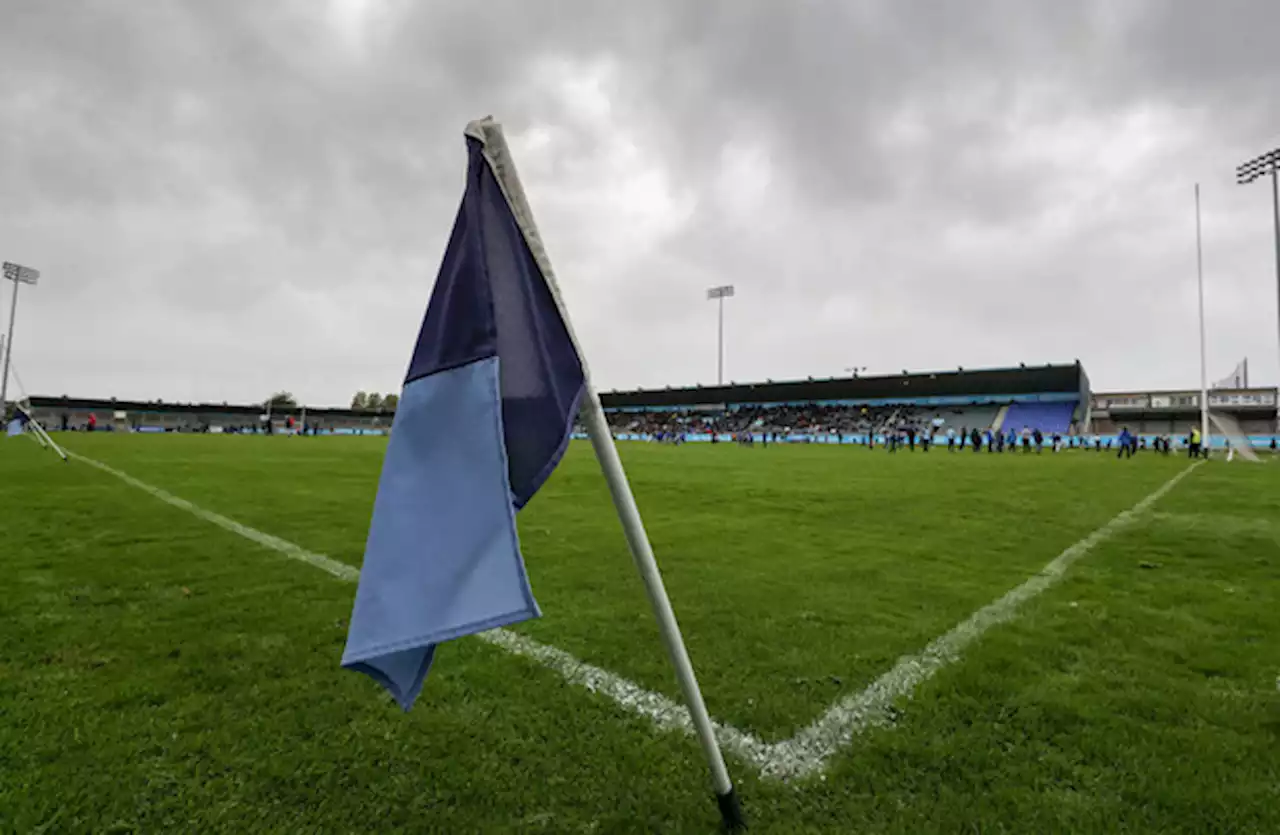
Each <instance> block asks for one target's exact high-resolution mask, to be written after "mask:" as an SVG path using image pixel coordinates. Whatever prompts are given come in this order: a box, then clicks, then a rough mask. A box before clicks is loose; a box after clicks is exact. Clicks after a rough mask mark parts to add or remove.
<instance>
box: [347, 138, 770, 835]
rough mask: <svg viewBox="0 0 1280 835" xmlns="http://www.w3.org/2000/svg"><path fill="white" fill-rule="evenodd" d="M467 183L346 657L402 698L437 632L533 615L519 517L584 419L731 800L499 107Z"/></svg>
mask: <svg viewBox="0 0 1280 835" xmlns="http://www.w3.org/2000/svg"><path fill="white" fill-rule="evenodd" d="M466 136H467V154H468V165H467V182H466V189H465V191H464V192H463V196H462V205H461V207H460V208H459V209H458V215H457V217H456V218H455V220H454V226H453V233H452V235H451V236H450V238H449V244H448V247H447V248H446V250H445V256H444V262H443V263H442V265H441V267H440V273H439V275H438V276H437V277H436V285H435V289H434V290H433V291H432V293H431V301H430V302H429V303H428V305H427V313H426V316H425V318H424V319H423V322H422V329H421V331H420V332H419V334H418V341H417V344H416V345H415V347H414V351H413V357H412V359H411V360H410V362H409V371H408V374H407V375H406V376H405V382H404V388H403V393H402V394H401V395H400V403H399V406H398V407H397V409H396V415H395V420H394V421H393V423H392V425H391V440H390V442H389V443H388V445H387V453H386V457H385V459H384V460H383V464H382V478H381V481H380V482H379V484H378V496H377V499H376V500H375V501H374V507H373V520H372V522H371V523H370V526H369V538H368V541H367V543H366V545H365V557H364V567H363V568H362V569H361V571H360V586H359V588H358V589H357V591H356V601H355V607H354V609H353V611H352V614H351V627H350V629H349V630H348V632H347V647H346V651H345V652H344V653H343V657H342V664H343V666H344V667H347V668H349V669H353V670H358V671H360V672H363V673H367V674H368V675H370V676H371V677H373V678H374V679H375V680H376V681H378V682H380V683H381V684H382V685H383V686H384V687H386V688H387V690H388V691H390V692H391V695H392V696H393V697H395V699H396V701H397V702H398V703H399V704H400V706H401V708H403V709H404V710H408V709H409V708H410V706H412V704H413V702H414V700H415V699H416V698H417V696H418V693H419V692H420V691H421V690H422V682H423V680H424V678H425V677H426V674H427V670H428V669H429V668H430V666H431V659H432V656H433V655H434V653H435V647H436V645H437V644H438V643H440V642H441V641H447V640H450V639H452V638H458V637H461V636H463V635H469V634H472V633H475V632H482V631H485V630H488V629H493V628H496V627H499V626H504V625H506V624H510V623H515V622H518V621H522V620H526V619H528V618H533V617H537V616H538V615H539V611H538V604H537V603H535V602H534V599H533V593H532V592H531V591H530V588H529V580H528V577H527V576H526V575H525V569H524V560H523V559H522V558H521V556H520V546H519V542H518V540H517V537H516V525H515V513H516V511H517V510H519V509H520V508H522V507H524V505H525V504H527V503H528V502H529V500H530V499H532V498H533V495H534V493H536V492H537V491H538V488H540V487H541V486H542V485H543V483H544V482H545V481H546V480H547V478H548V477H549V476H550V475H551V472H552V470H554V469H555V467H556V465H557V464H558V463H559V462H560V458H561V456H562V455H563V454H564V450H565V447H566V446H567V445H568V441H569V434H570V430H571V428H572V424H573V420H574V418H575V417H576V416H577V415H578V413H579V407H581V416H582V420H583V422H584V423H585V425H586V429H587V434H588V435H589V436H590V437H591V445H592V447H593V449H594V450H595V454H596V459H597V460H598V461H599V462H600V469H601V471H602V472H603V474H604V477H605V482H606V483H607V484H608V486H609V493H610V495H611V496H612V498H613V503H614V507H615V508H616V509H617V511H618V518H619V520H620V521H621V523H622V531H623V534H624V535H625V536H626V539H627V546H628V548H629V549H630V551H631V557H632V559H633V560H634V561H635V564H636V569H637V571H638V572H639V574H640V579H641V581H642V582H643V583H644V587H645V592H646V594H647V595H648V597H649V604H650V606H651V607H652V608H653V613H654V618H655V619H656V620H657V623H658V631H659V633H660V634H661V635H662V641H663V644H664V645H665V647H666V649H667V655H668V657H669V658H670V659H671V664H672V666H673V667H674V669H675V674H676V680H677V681H678V682H679V684H680V690H681V692H682V694H683V695H684V701H685V704H686V705H687V706H688V708H689V718H690V720H691V724H692V725H693V730H694V733H695V734H696V735H697V737H698V742H699V745H700V746H701V748H702V752H703V755H704V756H705V757H706V760H707V765H708V767H709V768H710V771H711V782H712V785H713V787H714V789H715V798H716V803H717V805H718V806H719V809H720V816H721V819H722V821H723V823H724V824H725V826H726V828H728V829H730V830H736V829H740V828H742V827H743V826H744V825H745V824H744V820H743V817H742V811H741V808H740V807H739V804H738V796H737V793H736V791H735V790H734V786H733V782H732V781H731V780H730V778H729V772H728V769H727V768H726V767H725V763H724V757H723V755H722V754H721V753H720V746H719V742H718V741H717V740H716V736H715V727H714V726H713V724H712V722H711V716H710V714H709V713H708V712H707V706H706V704H705V703H704V702H703V699H702V691H701V690H700V689H699V688H698V681H697V678H696V676H695V675H694V672H693V664H692V662H691V661H690V660H689V654H688V652H687V650H686V649H685V646H684V639H683V638H682V637H681V635H680V627H679V625H678V624H677V623H676V619H675V614H674V612H673V611H672V609H671V601H670V599H668V597H667V592H666V589H665V588H664V586H663V583H662V575H661V573H660V572H659V571H658V563H657V560H656V559H655V558H654V555H653V547H652V546H651V545H650V543H649V538H648V536H647V535H646V534H645V530H644V523H643V522H642V521H641V519H640V512H639V510H638V509H637V508H636V501H635V496H634V495H632V493H631V486H630V484H628V483H627V476H626V473H625V472H624V471H623V469H622V461H621V459H620V458H619V457H618V450H617V448H616V446H615V445H614V442H613V435H612V434H611V433H610V431H609V426H608V423H607V422H606V421H605V416H604V409H603V408H602V407H601V405H600V397H599V396H598V395H597V394H596V391H595V389H594V388H593V387H592V385H591V377H590V374H589V372H588V370H587V364H586V362H585V361H584V360H583V358H582V352H581V350H580V349H579V348H578V345H577V341H576V339H575V338H574V335H573V328H572V326H571V324H570V322H569V319H568V317H567V316H566V315H565V312H564V306H563V303H562V302H561V300H560V295H559V291H558V289H557V287H556V281H555V274H554V272H553V271H552V269H551V261H550V259H549V258H548V257H547V254H546V251H545V249H544V248H543V246H542V240H541V238H540V237H539V236H538V231H537V227H536V224H535V223H534V220H533V213H532V212H531V211H530V210H529V205H528V203H527V201H526V200H525V196H524V190H523V188H522V187H521V185H520V178H519V177H518V176H517V174H516V170H515V164H514V162H513V161H512V159H511V154H510V152H509V151H508V149H507V144H506V139H505V138H504V137H503V134H502V128H501V126H499V125H498V124H496V123H495V122H493V121H492V120H491V119H481V120H479V121H475V122H472V123H471V124H469V125H467V130H466Z"/></svg>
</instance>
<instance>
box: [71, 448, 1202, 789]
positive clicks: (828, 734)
mask: <svg viewBox="0 0 1280 835" xmlns="http://www.w3.org/2000/svg"><path fill="white" fill-rule="evenodd" d="M67 454H68V455H69V456H71V457H72V458H75V459H76V460H78V461H83V462H84V463H86V464H88V465H90V466H92V467H96V468H98V469H99V470H102V471H103V472H105V473H109V474H110V475H113V476H115V477H116V478H118V479H120V480H121V481H124V482H125V483H126V484H129V485H132V486H133V487H137V488H138V489H139V490H142V491H144V492H146V493H150V494H151V495H152V496H155V497H156V498H157V499H160V500H161V501H163V502H166V503H168V504H170V505H173V506H174V507H178V508H182V509H183V510H186V511H188V512H189V513H192V514H194V515H195V516H198V517H200V518H201V519H204V520H206V521H208V522H212V523H213V524H215V525H217V526H219V527H221V528H224V529H226V530H229V531H231V532H233V533H237V534H239V535H241V536H243V537H245V538H246V539H249V540H252V541H253V542H256V543H258V544H259V545H263V546H265V547H267V548H271V549H272V550H275V551H278V552H280V553H282V554H284V555H285V556H287V557H289V558H291V559H295V560H300V561H302V562H305V563H308V564H310V565H313V566H315V567H317V568H319V569H321V570H323V571H327V572H328V573H330V574H332V575H333V576H335V577H338V578H339V579H342V580H346V581H348V582H355V581H356V580H357V579H359V576H360V571H359V569H357V568H355V567H354V566H350V565H347V564H346V563H342V562H338V561H337V560H334V559H332V558H330V557H326V556H324V555H323V554H316V553H313V552H311V551H308V550H306V549H304V548H302V547H300V546H298V545H295V544H294V543H292V542H289V541H287V540H284V539H280V538H279V537H275V536H272V535H270V534H267V533H263V532H262V531H259V530H257V529H255V528H250V527H248V526H247V525H242V524H240V523H239V522H236V521H235V520H233V519H228V518H227V517H225V516H222V515H220V514H217V513H214V512H212V511H209V510H205V509H204V508H201V507H197V506H196V505H194V504H192V503H191V502H189V501H187V500H185V499H180V498H178V497H177V496H175V495H173V494H172V493H168V492H166V491H164V490H161V489H160V488H158V487H153V486H151V485H150V484H147V483H145V482H142V481H139V480H138V479H136V478H134V477H133V476H130V475H128V474H127V473H123V472H121V471H119V470H117V469H115V468H113V467H109V466H107V465H106V464H103V463H102V462H100V461H95V460H93V459H92V458H86V457H84V456H83V455H80V454H78V453H75V452H72V451H71V450H67ZM1203 463H1204V462H1203V461H1197V462H1196V463H1194V464H1192V465H1191V466H1189V467H1187V468H1186V469H1184V470H1182V471H1180V472H1179V473H1178V474H1177V475H1175V476H1174V477H1173V478H1171V479H1169V480H1168V481H1166V482H1165V483H1164V484H1162V485H1161V486H1160V487H1158V488H1156V490H1155V491H1154V492H1152V493H1151V494H1150V495H1148V496H1147V497H1146V498H1144V499H1142V500H1140V501H1139V502H1138V503H1137V504H1135V505H1134V506H1133V507H1131V508H1129V509H1128V510H1125V511H1122V512H1121V513H1119V514H1118V515H1117V516H1115V517H1114V518H1112V519H1111V520H1110V521H1109V522H1107V523H1106V524H1104V525H1103V526H1102V527H1100V528H1098V529H1097V530H1095V531H1094V532H1093V533H1091V534H1089V535H1088V536H1086V537H1085V538H1083V539H1081V540H1080V541H1079V542H1076V543H1075V544H1074V545H1072V546H1070V547H1069V548H1067V549H1066V550H1065V551H1063V552H1062V553H1061V554H1059V555H1058V556H1057V557H1055V558H1054V559H1053V560H1052V561H1051V562H1049V564H1048V565H1046V566H1045V567H1044V568H1042V569H1040V571H1039V573H1037V574H1035V575H1034V576H1033V577H1031V578H1030V579H1028V580H1027V581H1026V582H1024V583H1023V584H1022V585H1020V586H1017V587H1016V588H1014V589H1012V590H1010V591H1009V592H1007V593H1006V594H1005V595H1004V596H1003V597H1001V598H999V599H998V600H996V601H995V602H993V603H989V604H987V605H986V606H984V607H982V608H981V609H979V610H978V611H976V612H974V613H973V614H972V615H970V616H969V617H968V618H967V619H966V620H964V621H962V622H961V623H960V624H958V625H957V626H955V627H954V628H952V629H951V631H950V632H947V633H946V634H945V635H942V636H941V637H939V638H936V639H935V640H933V641H932V642H931V643H930V644H929V645H928V646H926V647H925V648H924V649H923V650H922V651H921V652H919V653H918V654H916V655H905V656H903V657H902V658H900V659H898V662H897V663H896V664H895V665H894V666H893V669H891V670H889V672H887V673H885V674H884V675H882V676H880V677H879V678H878V679H876V680H875V681H874V682H872V683H871V686H869V687H868V688H867V689H866V690H863V691H862V692H861V693H856V694H853V695H851V696H849V697H847V698H844V699H841V700H840V701H838V702H836V704H834V705H832V706H831V708H829V709H828V710H827V711H826V712H825V713H824V714H823V715H822V716H821V717H819V718H818V719H817V720H816V721H815V722H814V723H813V724H811V725H809V726H808V727H806V728H804V729H803V730H801V731H800V732H799V733H797V734H796V735H795V736H794V737H792V738H791V739H785V740H782V741H780V742H772V743H770V742H764V741H762V740H760V739H758V738H756V737H755V736H753V735H751V734H750V733H747V732H746V731H742V730H740V729H738V728H735V727H733V726H732V725H727V724H723V723H720V722H716V723H715V729H716V738H717V739H718V740H719V741H720V744H721V745H723V746H724V748H725V749H726V750H728V751H729V752H730V753H732V754H734V755H735V756H737V757H738V758H740V759H742V760H744V761H745V762H748V763H750V764H751V765H753V766H755V767H756V768H757V769H758V770H759V771H760V774H761V776H763V777H766V778H773V779H778V780H795V779H801V778H804V777H809V776H812V775H814V774H817V773H820V772H821V771H822V770H823V768H825V766H826V763H827V760H828V759H830V758H831V757H832V756H833V755H834V754H836V753H837V752H838V751H839V750H840V749H841V748H844V747H845V746H847V745H849V744H851V743H852V741H853V738H854V737H855V736H857V735H859V734H862V733H863V732H865V731H866V730H868V729H869V728H875V727H883V726H888V725H891V724H892V723H893V718H892V711H893V706H894V703H895V702H897V701H898V700H899V699H902V698H908V699H909V698H910V697H911V694H912V693H913V692H914V691H915V689H916V688H917V687H918V686H920V685H921V684H923V683H924V682H925V681H927V680H928V679H930V678H932V677H933V675H934V674H935V673H937V672H938V671H939V670H941V669H942V668H943V667H946V666H947V665H949V664H952V663H954V662H956V661H957V660H959V658H960V655H961V653H962V652H963V651H964V650H965V649H966V648H967V647H968V646H969V645H970V644H972V643H974V642H975V641H977V640H978V639H979V638H981V637H982V635H983V634H984V633H986V631H987V630H988V629H990V628H991V627H993V626H996V625H998V624H1001V623H1007V622H1009V621H1011V620H1013V618H1014V617H1015V616H1016V615H1017V613H1018V608H1019V607H1020V606H1022V604H1023V603H1026V602H1027V601H1028V600H1031V599H1032V598H1034V597H1036V596H1037V595H1039V594H1040V593H1041V592H1044V591H1045V590H1046V589H1048V588H1050V587H1052V586H1053V585H1054V584H1056V583H1057V582H1058V581H1059V580H1061V579H1062V577H1063V576H1064V575H1065V574H1066V571H1067V569H1068V568H1070V567H1071V565H1072V564H1073V563H1075V562H1076V561H1077V560H1079V559H1080V558H1081V557H1083V556H1084V555H1085V554H1087V553H1089V551H1091V550H1093V549H1094V548H1095V547H1096V546H1098V545H1099V544H1101V543H1102V542H1105V541H1106V540H1108V539H1110V538H1111V537H1112V536H1114V535H1115V534H1116V533H1117V532H1118V531H1120V530H1122V529H1123V528H1125V527H1128V526H1129V525H1131V524H1133V523H1134V522H1135V521H1136V520H1137V519H1138V517H1139V516H1141V515H1142V514H1143V513H1145V512H1146V511H1147V510H1148V509H1150V507H1151V506H1152V505H1153V504H1155V503H1156V502H1157V501H1159V500H1160V499H1161V498H1162V497H1163V496H1164V495H1165V494H1166V493H1168V492H1169V491H1170V490H1172V489H1173V488H1174V487H1175V486H1177V484H1178V482H1180V481H1182V479H1184V478H1186V477H1187V475H1188V474H1189V473H1190V472H1191V471H1192V470H1194V469H1195V468H1196V467H1199V466H1200V465H1201V464H1203ZM476 637H478V638H480V639H481V640H484V641H486V642H488V643H490V644H492V645H494V646H497V647H500V648H502V649H504V650H506V651H507V652H510V653H512V654H513V655H520V656H524V657H526V658H530V659H533V660H534V661H537V662H538V663H540V664H542V665H543V666H545V667H548V668H550V669H552V670H555V671H556V672H558V673H559V674H560V675H561V676H562V677H563V678H564V680H565V681H567V682H569V683H570V684H575V685H578V686H580V687H583V688H585V689H587V690H590V691H592V692H595V693H599V694H601V695H604V696H607V697H609V698H610V699H612V700H613V701H614V702H615V703H616V704H617V705H618V706H619V707H621V708H623V709H625V710H628V711H630V712H632V713H635V714H638V715H640V716H644V717H645V718H647V719H649V720H650V721H652V722H653V724H654V725H655V726H657V727H658V728H660V729H662V730H678V731H681V732H683V733H685V734H686V735H689V736H692V735H693V733H694V730H693V722H692V719H691V718H690V716H689V711H688V709H687V708H685V707H684V706H682V705H680V704H678V703H676V702H674V701H672V700H671V699H668V698H667V697H666V696H663V695H661V694H659V693H653V692H651V691H648V690H645V689H644V688H642V687H640V686H639V685H638V684H635V683H634V682H631V681H628V680H627V679H625V678H622V677H621V676H618V675H615V674H614V673H611V672H609V671H608V670H604V669H601V668H599V667H595V666H592V665H590V664H587V663H585V662H583V661H579V660H578V659H577V658H574V657H573V656H572V655H570V654H569V653H567V652H565V651H563V650H560V649H556V648H555V647H552V646H548V645H546V644H542V643H539V642H537V641H535V640H533V639H532V638H527V637H525V636H523V635H520V634H518V633H515V632H511V631H510V630H506V629H494V630H491V631H489V632H484V633H481V634H479V635H477V636H476Z"/></svg>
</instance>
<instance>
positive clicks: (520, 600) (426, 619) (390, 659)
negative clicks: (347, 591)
mask: <svg viewBox="0 0 1280 835" xmlns="http://www.w3.org/2000/svg"><path fill="white" fill-rule="evenodd" d="M442 441H443V442H442ZM442 474H448V476H449V477H448V478H441V477H440V476H441V475H442ZM367 553H368V554H371V555H378V557H377V558H376V559H368V558H366V562H365V568H364V572H363V574H362V576H361V579H360V593H359V596H358V597H357V599H356V608H355V613H354V614H353V615H352V618H351V631H350V634H349V635H348V637H347V649H346V653H345V655H344V657H343V664H344V665H345V666H348V667H350V668H351V669H354V670H359V671H361V672H365V673H368V674H369V675H370V676H372V677H373V678H374V679H376V680H377V681H379V682H381V683H382V684H383V685H384V686H385V687H386V688H387V690H389V691H390V692H391V694H392V695H393V696H394V697H395V699H396V701H397V702H399V703H400V705H401V707H403V708H405V709H406V710H407V709H408V708H409V706H410V705H412V704H413V701H414V699H416V698H417V696H418V692H419V691H420V690H421V689H422V682H423V679H424V677H425V676H426V673H427V669H428V667H429V666H430V665H431V659H432V656H433V655H434V653H435V646H434V645H435V644H438V643H440V642H441V641H447V640H449V639H451V638H457V637H459V636H461V635H468V634H471V633H474V632H481V631H483V630H486V629H492V628H494V627H498V626H505V625H507V624H510V623H515V622H517V621H522V620H527V619H529V618H533V617H537V616H538V614H539V611H538V604H537V603H535V602H534V599H533V592H532V591H531V590H530V588H529V581H528V579H527V577H526V575H525V570H524V562H523V561H522V560H521V558H520V546H519V543H518V541H517V539H516V522H515V508H514V507H513V506H512V504H511V493H510V491H509V489H508V488H507V458H506V454H505V452H504V451H503V444H502V414H501V408H500V400H499V397H498V359H497V358H496V357H493V358H490V359H486V360H481V361H479V362H474V363H471V364H469V365H464V366H461V367H459V368H454V369H451V370H449V371H445V372H443V373H440V374H435V375H433V376H430V377H425V378H423V379H420V380H416V381H414V382H412V383H410V384H409V385H407V386H405V388H404V393H403V395H402V396H401V398H400V404H399V406H398V407H397V409H396V417H395V421H394V423H393V425H392V429H391V441H390V444H389V445H388V447H387V455H386V463H385V464H384V466H383V471H382V482H381V484H380V485H379V487H378V498H377V500H376V502H375V506H374V512H373V524H372V526H371V527H370V529H369V542H368V547H367Z"/></svg>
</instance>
